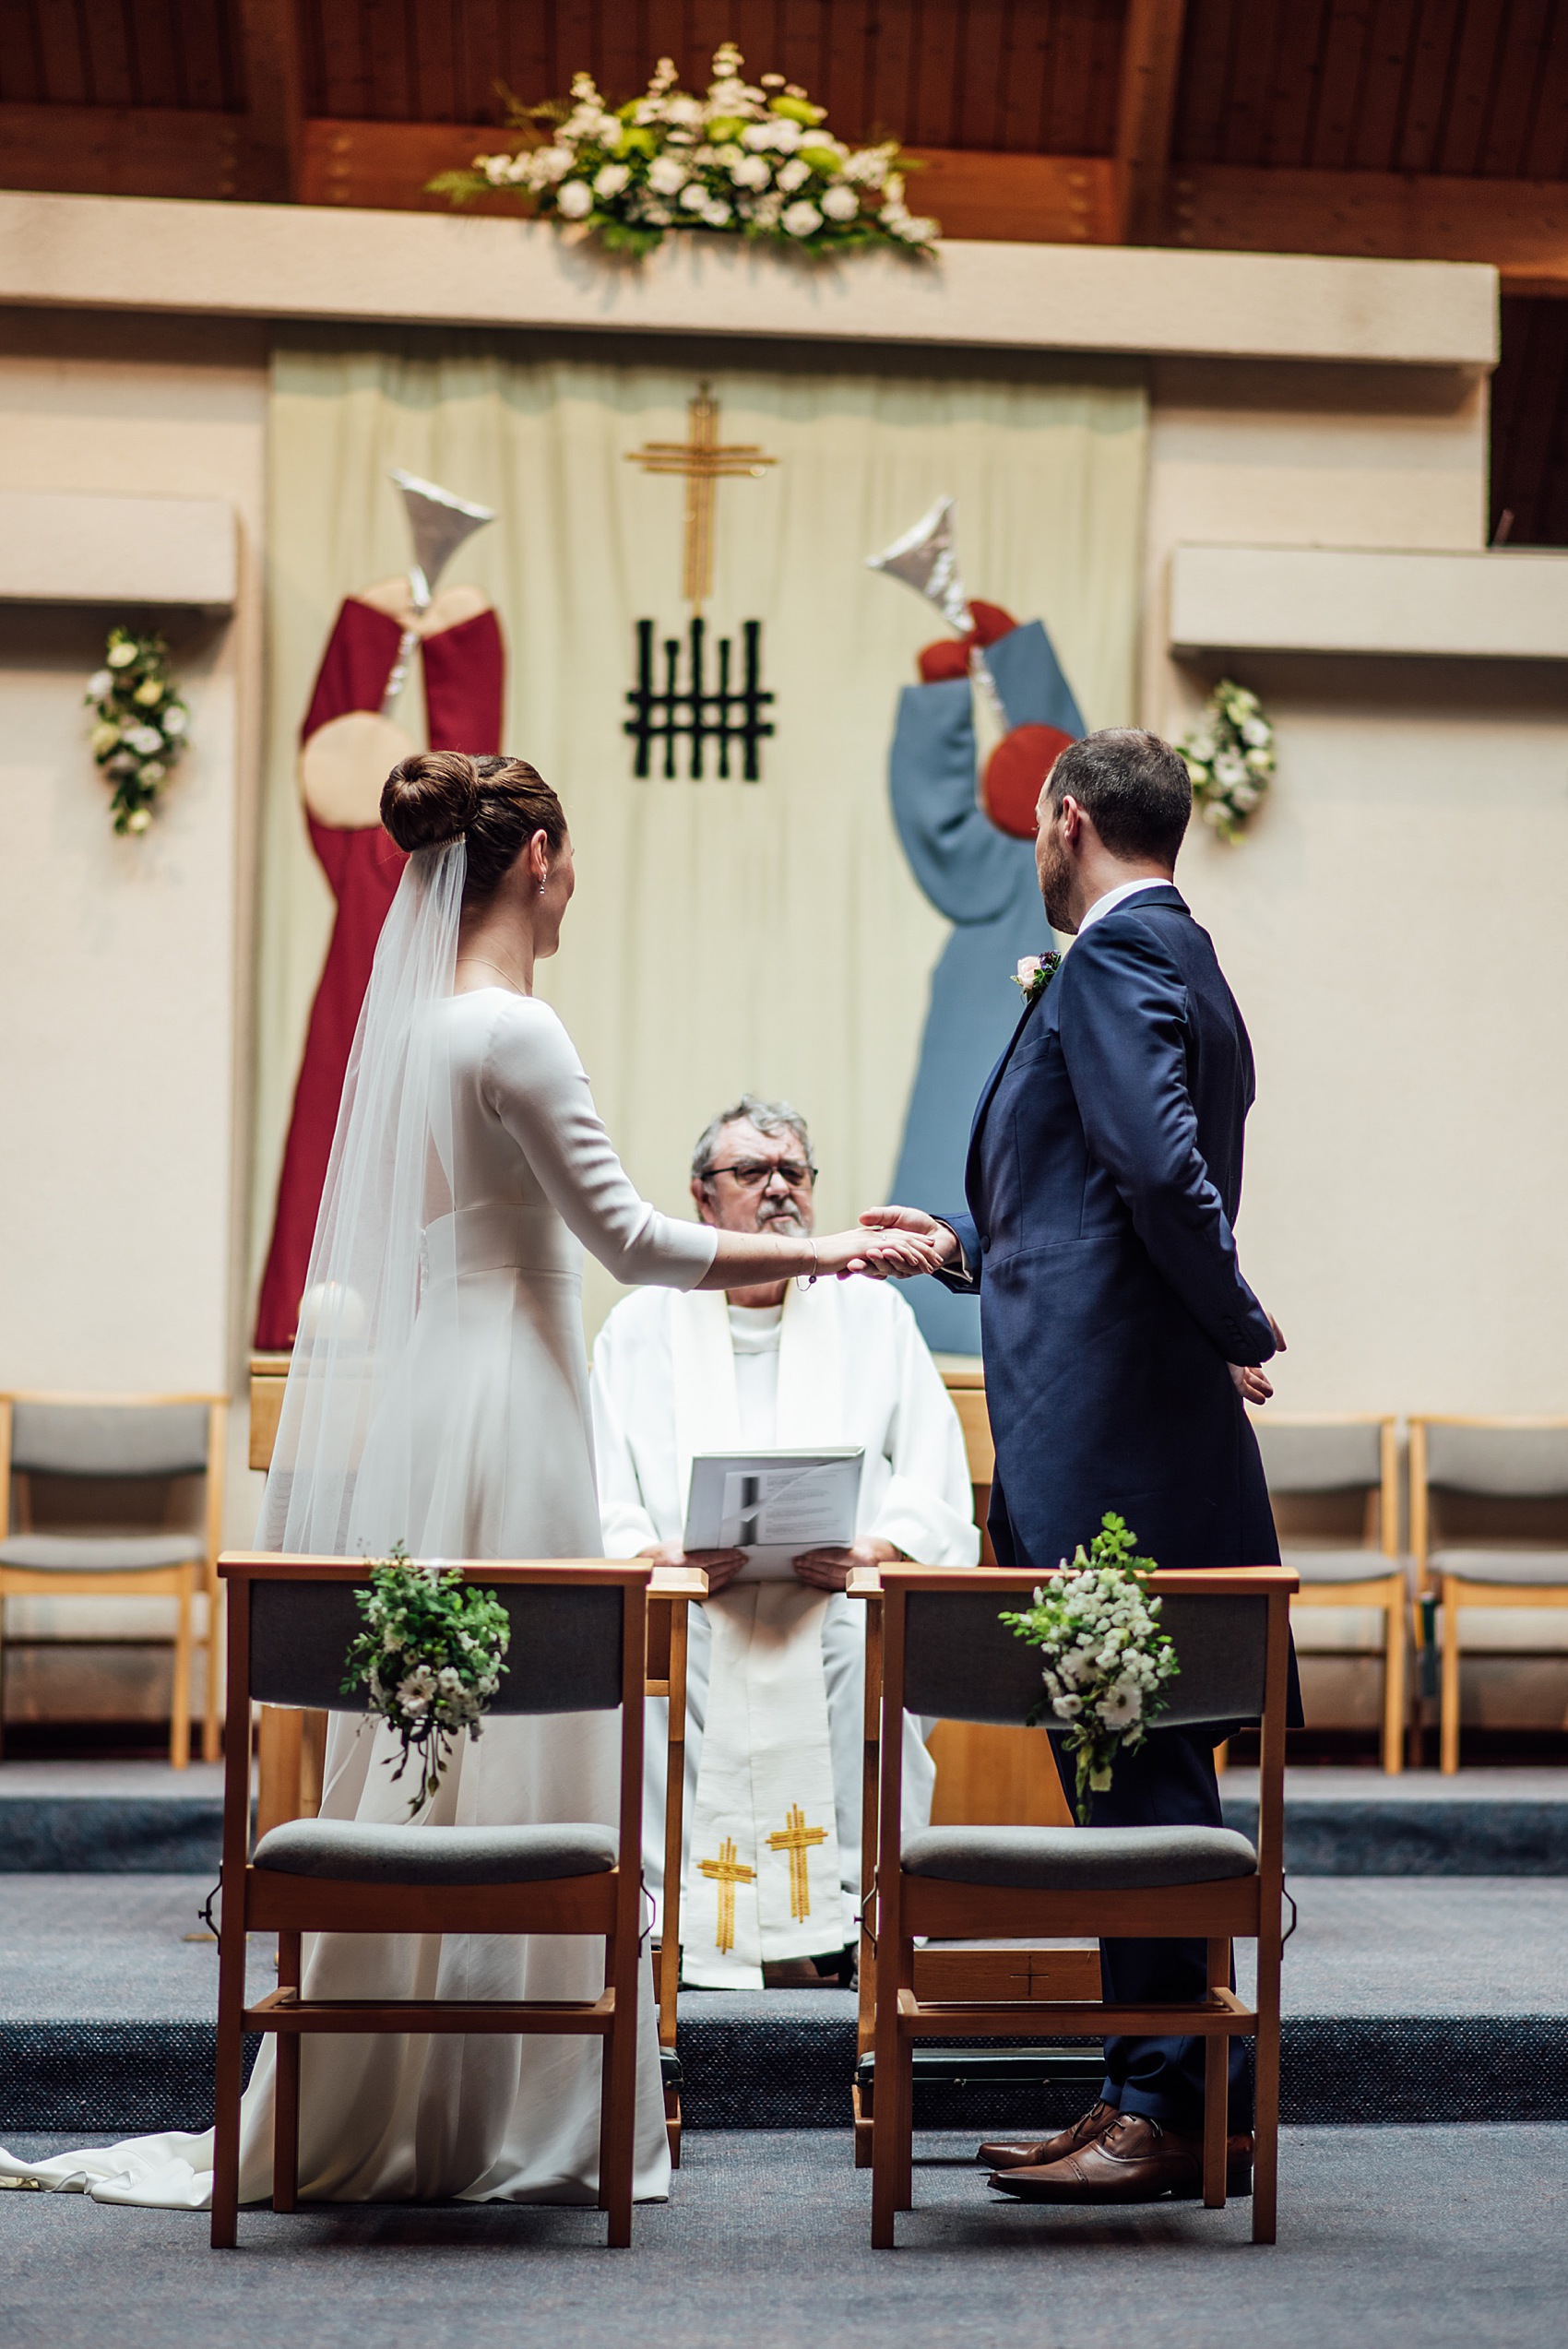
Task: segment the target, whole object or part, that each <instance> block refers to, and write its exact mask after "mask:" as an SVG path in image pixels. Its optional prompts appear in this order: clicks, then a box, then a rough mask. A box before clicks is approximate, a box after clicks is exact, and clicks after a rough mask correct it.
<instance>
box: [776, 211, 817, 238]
mask: <svg viewBox="0 0 1568 2349" xmlns="http://www.w3.org/2000/svg"><path fill="white" fill-rule="evenodd" d="M778 219H779V226H780V227H781V228H782V229H783V231H784V233H785V235H786V236H811V235H813V234H814V232H815V231H817V230H818V229H820V228H821V226H822V214H821V213H820V212H819V211H818V210H817V208H816V206H815V205H814V204H805V203H802V204H787V205H786V206H785V208H784V209H783V211H782V212H781V213H780V214H779V216H778Z"/></svg>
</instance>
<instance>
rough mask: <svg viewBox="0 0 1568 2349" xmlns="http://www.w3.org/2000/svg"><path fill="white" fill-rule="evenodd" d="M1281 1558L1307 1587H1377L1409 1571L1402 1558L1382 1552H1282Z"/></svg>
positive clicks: (1359, 1550)
mask: <svg viewBox="0 0 1568 2349" xmlns="http://www.w3.org/2000/svg"><path fill="white" fill-rule="evenodd" d="M1279 1557H1280V1563H1281V1565H1284V1566H1289V1567H1291V1568H1293V1569H1294V1571H1295V1572H1297V1573H1298V1574H1300V1576H1301V1580H1302V1582H1303V1583H1377V1582H1381V1581H1382V1580H1383V1578H1384V1575H1385V1574H1402V1573H1403V1572H1404V1571H1405V1561H1404V1560H1403V1559H1402V1558H1385V1557H1384V1555H1383V1552H1382V1551H1381V1550H1379V1549H1282V1550H1281V1551H1280V1553H1279Z"/></svg>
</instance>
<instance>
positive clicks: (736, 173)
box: [729, 153, 773, 191]
mask: <svg viewBox="0 0 1568 2349" xmlns="http://www.w3.org/2000/svg"><path fill="white" fill-rule="evenodd" d="M729 172H730V176H731V179H732V180H733V181H734V183H735V185H736V186H737V187H749V188H754V189H756V190H758V191H760V190H761V189H763V188H765V187H766V185H767V184H768V182H769V180H770V179H771V178H772V177H773V171H772V167H771V165H770V164H769V162H768V160H767V158H766V155H742V154H739V153H737V155H736V157H735V160H734V161H733V162H732V163H731V164H730V166H729Z"/></svg>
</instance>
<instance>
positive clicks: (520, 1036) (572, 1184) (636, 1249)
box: [472, 991, 719, 1288]
mask: <svg viewBox="0 0 1568 2349" xmlns="http://www.w3.org/2000/svg"><path fill="white" fill-rule="evenodd" d="M472 1000H474V1001H475V1002H480V1001H482V1002H484V1003H485V1004H486V1005H487V1006H488V1007H489V1008H490V1012H491V1019H492V1025H491V1028H490V1037H489V1044H488V1049H487V1050H486V1051H485V1054H484V1062H483V1069H482V1074H481V1091H482V1094H483V1097H484V1098H485V1100H486V1102H487V1103H488V1104H489V1106H490V1107H491V1108H492V1109H493V1112H494V1114H495V1116H496V1118H497V1119H498V1120H499V1121H500V1123H501V1124H502V1125H503V1126H504V1127H505V1131H506V1133H508V1134H509V1135H510V1136H511V1138H512V1140H513V1141H514V1142H515V1143H516V1144H517V1147H518V1148H519V1149H520V1150H521V1152H522V1154H523V1156H524V1157H525V1158H526V1160H527V1161H528V1165H529V1170H530V1172H531V1174H532V1175H533V1177H534V1179H535V1180H537V1182H538V1183H539V1185H540V1189H541V1191H542V1192H544V1195H545V1197H546V1198H547V1199H548V1200H549V1202H550V1204H551V1205H552V1207H553V1208H554V1209H555V1212H556V1214H557V1215H558V1216H560V1217H561V1219H562V1221H563V1222H564V1224H565V1225H566V1226H567V1228H569V1229H570V1230H571V1231H572V1232H573V1233H574V1234H575V1235H576V1238H577V1239H578V1240H580V1241H581V1242H582V1244H583V1246H584V1247H585V1248H586V1249H587V1250H588V1253H589V1254H590V1255H592V1256H597V1258H598V1259H599V1261H600V1263H601V1264H603V1265H604V1266H605V1267H606V1268H607V1270H609V1271H610V1272H612V1274H613V1275H614V1276H615V1278H616V1279H617V1280H619V1281H624V1283H625V1284H626V1285H627V1287H638V1286H641V1285H643V1284H653V1285H656V1286H658V1287H663V1288H695V1287H696V1284H697V1282H698V1281H699V1280H700V1279H701V1278H702V1275H703V1274H704V1273H705V1272H706V1271H707V1268H708V1266H709V1265H710V1264H711V1263H712V1262H713V1258H714V1252H715V1251H716V1249H717V1248H718V1245H719V1240H718V1235H717V1234H716V1233H715V1232H714V1231H713V1230H712V1229H711V1228H710V1227H709V1226H707V1224H695V1223H685V1222H677V1221H676V1220H675V1219H674V1218H673V1217H671V1216H661V1215H660V1214H659V1212H658V1210H657V1209H656V1208H654V1207H650V1206H649V1205H648V1204H647V1201H646V1200H645V1199H642V1198H640V1197H639V1196H638V1194H637V1192H636V1187H635V1186H634V1184H633V1183H632V1182H631V1181H630V1180H628V1178H627V1176H626V1173H625V1171H624V1168H623V1167H622V1165H621V1161H620V1159H619V1158H618V1157H616V1155H615V1149H614V1145H613V1144H612V1142H611V1139H610V1136H609V1134H608V1133H606V1132H605V1130H604V1124H603V1121H602V1120H601V1119H600V1115H599V1112H598V1110H597V1109H595V1107H594V1103H593V1096H592V1094H591V1092H590V1091H589V1089H588V1075H587V1072H586V1071H585V1070H584V1067H583V1064H582V1062H581V1061H580V1060H579V1059H578V1058H577V1054H576V1048H575V1046H574V1045H573V1043H572V1039H571V1038H570V1037H569V1036H568V1035H567V1033H566V1031H565V1029H564V1026H562V1024H561V1022H560V1020H559V1018H558V1017H557V1016H556V1014H555V1013H554V1012H553V1011H552V1009H551V1008H550V1006H549V1004H548V1003H541V1002H540V1001H539V999H538V998H537V996H522V995H503V994H501V993H499V991H496V992H495V993H490V992H486V993H485V994H484V995H483V996H482V997H477V996H476V997H475V998H473V999H472Z"/></svg>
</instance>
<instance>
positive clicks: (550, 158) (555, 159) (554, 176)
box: [530, 147, 572, 187]
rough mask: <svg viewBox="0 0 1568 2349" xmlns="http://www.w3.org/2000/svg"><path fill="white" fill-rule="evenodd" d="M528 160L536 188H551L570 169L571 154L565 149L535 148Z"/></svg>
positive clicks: (568, 149) (569, 150)
mask: <svg viewBox="0 0 1568 2349" xmlns="http://www.w3.org/2000/svg"><path fill="white" fill-rule="evenodd" d="M530 160H531V162H532V165H533V176H534V184H535V186H536V187H552V186H553V185H554V184H555V182H556V181H557V180H561V179H564V178H565V176H566V174H567V172H569V171H570V170H571V168H572V152H571V149H570V148H566V147H540V148H535V150H534V152H533V155H532V157H531V158H530Z"/></svg>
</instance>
